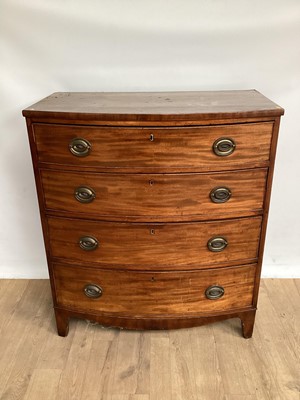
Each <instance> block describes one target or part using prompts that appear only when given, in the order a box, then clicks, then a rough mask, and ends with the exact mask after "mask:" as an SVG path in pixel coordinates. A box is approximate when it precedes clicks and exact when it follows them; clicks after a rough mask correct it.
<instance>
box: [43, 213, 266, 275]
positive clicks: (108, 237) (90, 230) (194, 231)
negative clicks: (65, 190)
mask: <svg viewBox="0 0 300 400" xmlns="http://www.w3.org/2000/svg"><path fill="white" fill-rule="evenodd" d="M47 220H48V229H49V237H50V247H51V255H52V257H55V258H59V259H61V260H63V261H64V262H67V263H71V264H72V263H74V262H77V263H85V264H86V265H88V266H94V267H95V268H96V267H98V266H99V265H100V266H101V267H102V268H111V267H112V266H115V267H116V268H120V267H125V266H126V268H127V269H151V270H163V271H166V270H174V269H180V270H187V269H191V268H195V269H197V268H218V267H221V266H225V265H230V264H232V263H237V264H238V263H241V262H242V263H244V264H246V263H247V262H248V263H249V262H251V261H252V262H253V260H255V259H256V257H257V249H258V242H259V237H260V226H261V217H254V218H243V219H233V220H225V221H212V222H202V223H198V222H194V223H169V224H164V223H160V224H144V223H120V222H119V223H118V222H103V221H85V220H79V219H77V220H75V219H68V218H54V217H48V218H47ZM84 236H92V237H94V238H96V239H97V240H98V242H99V245H98V247H97V248H96V249H95V250H92V251H86V250H83V249H82V248H81V247H80V246H79V240H80V238H81V237H84ZM220 236H221V237H224V238H225V239H226V240H227V242H228V245H227V247H226V248H225V249H224V250H223V251H221V252H211V251H210V250H209V249H208V247H207V242H208V240H209V239H211V238H214V237H220Z"/></svg>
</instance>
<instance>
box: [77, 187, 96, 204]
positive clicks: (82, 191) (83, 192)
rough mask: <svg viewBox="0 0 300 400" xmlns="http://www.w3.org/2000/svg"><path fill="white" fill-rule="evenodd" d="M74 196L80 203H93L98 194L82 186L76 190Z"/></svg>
mask: <svg viewBox="0 0 300 400" xmlns="http://www.w3.org/2000/svg"><path fill="white" fill-rule="evenodd" d="M74 196H75V199H76V200H78V201H79V202H80V203H91V202H92V201H93V200H94V199H95V197H96V193H95V192H94V190H93V189H91V188H89V187H85V186H80V187H78V188H76V189H75V192H74Z"/></svg>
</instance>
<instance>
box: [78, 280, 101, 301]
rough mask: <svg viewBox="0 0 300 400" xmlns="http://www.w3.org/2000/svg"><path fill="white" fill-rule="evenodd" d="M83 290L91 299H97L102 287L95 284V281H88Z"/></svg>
mask: <svg viewBox="0 0 300 400" xmlns="http://www.w3.org/2000/svg"><path fill="white" fill-rule="evenodd" d="M83 291H84V294H85V295H86V296H87V297H90V298H92V299H98V298H99V297H101V296H102V293H103V289H102V287H100V286H98V285H96V284H95V283H89V284H88V285H86V286H85V287H84V288H83Z"/></svg>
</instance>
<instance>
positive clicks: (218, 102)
mask: <svg viewBox="0 0 300 400" xmlns="http://www.w3.org/2000/svg"><path fill="white" fill-rule="evenodd" d="M283 113H284V110H283V109H282V108H281V107H280V106H278V105H277V104H275V103H274V102H272V101H271V100H269V99H268V98H266V97H265V96H263V95H262V94H261V93H259V92H258V91H256V90H230V91H202V92H196V91H193V92H147V93H143V92H135V93H130V92H111V93H108V92H72V93H69V92H57V93H53V94H51V95H50V96H48V97H46V98H45V99H43V100H41V101H39V102H37V103H35V104H33V105H32V106H30V107H28V108H26V109H25V110H23V115H24V116H25V117H29V118H53V119H55V118H67V119H71V120H72V119H73V120H76V119H80V120H84V119H93V120H115V121H118V120H140V121H152V120H153V121H154V120H157V121H160V120H161V121H163V120H181V119H190V120H205V119H211V118H218V119H220V118H225V119H226V118H247V117H249V118H251V117H270V116H272V117H276V116H280V115H282V114H283Z"/></svg>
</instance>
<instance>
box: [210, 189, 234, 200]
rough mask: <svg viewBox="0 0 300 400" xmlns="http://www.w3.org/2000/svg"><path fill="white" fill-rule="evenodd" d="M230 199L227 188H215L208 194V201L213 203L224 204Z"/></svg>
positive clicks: (229, 191)
mask: <svg viewBox="0 0 300 400" xmlns="http://www.w3.org/2000/svg"><path fill="white" fill-rule="evenodd" d="M230 197H231V190H230V189H228V188H227V187H217V188H214V189H213V190H212V191H211V192H210V199H211V201H212V202H213V203H226V201H228V200H229V199H230Z"/></svg>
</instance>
